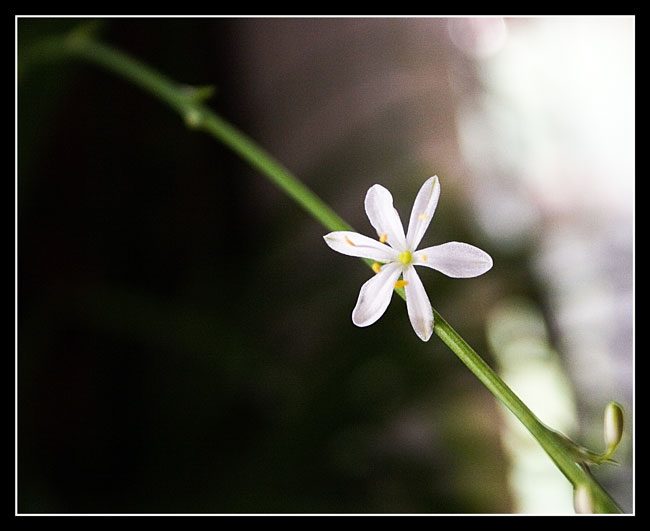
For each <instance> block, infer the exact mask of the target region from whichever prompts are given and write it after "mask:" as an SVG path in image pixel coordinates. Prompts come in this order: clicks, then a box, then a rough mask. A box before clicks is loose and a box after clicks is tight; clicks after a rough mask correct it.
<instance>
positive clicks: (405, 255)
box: [397, 251, 413, 265]
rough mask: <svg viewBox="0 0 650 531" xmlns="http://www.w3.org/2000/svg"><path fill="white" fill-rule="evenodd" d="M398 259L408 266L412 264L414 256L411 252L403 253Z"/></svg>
mask: <svg viewBox="0 0 650 531" xmlns="http://www.w3.org/2000/svg"><path fill="white" fill-rule="evenodd" d="M397 259H398V260H399V261H400V262H402V263H403V264H404V265H406V264H410V263H411V260H412V259H413V255H412V254H411V251H402V252H401V253H399V255H398V256H397Z"/></svg>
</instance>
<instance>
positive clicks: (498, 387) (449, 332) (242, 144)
mask: <svg viewBox="0 0 650 531" xmlns="http://www.w3.org/2000/svg"><path fill="white" fill-rule="evenodd" d="M68 57H76V58H80V59H84V60H86V61H89V62H91V63H94V64H97V65H99V66H102V67H104V68H107V69H108V70H110V71H112V72H114V73H116V74H118V75H120V76H122V77H124V78H126V79H127V80H129V81H130V82H132V83H135V84H136V85H138V86H139V87H141V88H142V89H144V90H145V91H147V92H149V93H150V94H152V95H153V96H154V97H156V98H158V99H160V100H161V101H164V102H166V103H167V104H168V105H170V106H171V107H172V108H173V109H174V110H176V111H177V112H179V113H180V115H181V116H182V117H183V118H184V119H185V121H186V123H187V125H188V126H190V127H193V128H196V129H200V130H203V131H205V132H206V133H208V134H210V135H211V136H213V137H214V138H215V139H217V140H218V141H220V142H221V143H223V144H225V145H226V146H228V147H229V148H230V149H232V150H233V151H234V152H235V153H237V154H238V155H239V156H240V157H242V158H243V159H244V160H246V161H247V162H248V163H249V164H250V165H251V166H253V167H254V168H256V169H258V170H259V171H260V172H261V173H263V174H264V175H265V176H266V177H268V178H269V179H270V180H271V181H272V182H274V183H275V184H276V185H277V186H278V187H279V188H280V189H282V190H283V191H284V192H285V193H286V194H287V195H289V196H290V197H291V198H293V199H294V200H295V201H296V202H297V203H298V204H299V205H301V206H302V207H303V208H304V209H305V210H306V211H307V212H308V213H309V214H311V215H312V216H313V217H314V218H315V219H317V220H318V221H319V222H320V223H321V224H322V225H323V226H324V227H326V228H327V229H329V230H331V231H336V230H352V227H351V226H350V225H349V224H348V223H346V222H345V221H344V220H343V219H342V218H340V217H339V216H338V215H337V214H336V213H335V212H334V211H333V210H332V209H331V208H330V207H329V206H327V204H325V203H324V202H323V201H322V200H321V199H319V198H318V197H317V196H316V195H315V194H314V193H313V192H312V191H311V190H309V189H308V188H307V187H306V186H305V185H304V184H303V183H302V182H300V181H299V180H298V179H297V178H296V177H295V176H293V175H292V174H291V173H290V172H289V171H288V170H287V169H286V168H285V167H284V166H282V165H281V164H279V163H278V162H277V161H276V160H275V159H273V157H271V156H270V155H269V154H268V153H267V152H265V151H264V150H263V149H261V148H260V147H259V146H258V145H257V144H256V143H255V142H253V141H252V140H251V139H250V138H249V137H248V136H246V135H245V134H244V133H242V132H241V131H239V130H238V129H236V128H235V127H234V126H232V125H230V124H229V123H228V122H226V121H225V120H223V119H222V118H221V117H219V116H218V115H216V114H215V113H214V112H212V111H211V110H210V109H209V108H207V107H206V106H205V105H204V104H203V101H202V100H203V98H201V97H198V96H197V92H196V91H193V90H191V89H188V87H186V86H184V85H181V84H178V83H176V82H174V81H172V80H170V79H168V78H166V77H165V76H163V75H161V74H160V73H158V72H156V71H155V70H153V69H151V68H150V67H148V66H147V65H145V64H143V63H141V62H139V61H137V60H135V59H133V58H131V57H129V56H127V55H125V54H123V53H121V52H119V51H117V50H115V49H113V48H111V47H108V46H106V45H104V44H102V43H100V42H97V41H95V40H93V39H92V38H91V37H90V36H89V35H88V34H87V33H84V32H73V33H71V34H69V35H67V36H64V37H54V38H50V39H47V40H43V41H42V42H40V43H38V45H37V46H36V47H35V48H33V49H32V53H31V54H29V53H27V54H23V59H21V64H20V66H21V69H22V67H23V66H24V65H25V64H27V65H29V61H30V60H31V61H32V62H36V61H39V60H40V61H42V60H48V59H49V60H52V59H65V58H68ZM397 292H398V293H399V294H400V295H401V296H402V298H405V296H404V290H403V289H398V290H397ZM434 318H435V326H434V331H435V333H436V334H437V335H438V337H440V339H441V340H442V341H443V342H444V343H445V344H446V345H447V346H448V347H449V348H450V349H451V350H452V352H454V354H456V356H458V358H460V360H461V361H462V362H463V363H464V364H465V365H466V366H467V367H468V368H469V369H470V370H471V371H472V373H474V375H475V376H476V377H477V378H478V379H479V380H480V381H481V382H482V383H483V384H484V385H485V386H486V387H487V388H488V390H489V391H490V392H491V393H492V394H493V395H494V396H495V397H496V398H497V399H498V400H499V401H500V402H501V403H502V404H504V405H505V406H506V407H507V408H508V409H509V410H510V411H511V412H512V413H513V414H514V415H515V416H516V417H517V418H518V419H519V420H520V421H521V423H522V424H523V425H524V426H525V427H526V428H527V429H528V431H529V432H530V433H531V434H532V436H533V437H534V438H535V439H536V440H537V441H538V442H539V444H540V445H541V446H542V448H543V449H544V450H545V451H546V453H547V454H548V455H549V456H550V458H551V459H552V460H553V462H554V463H555V464H556V466H557V467H558V468H559V469H560V471H561V472H562V473H563V474H564V475H565V476H566V478H567V479H568V480H569V481H570V482H571V483H572V484H573V485H574V487H576V486H579V485H580V486H587V487H588V489H589V491H590V492H591V495H592V498H593V502H594V509H595V511H596V512H604V513H618V512H622V511H621V509H620V508H619V507H618V506H617V504H616V503H615V502H614V500H612V498H611V497H610V496H609V494H608V493H607V492H606V491H605V490H604V489H603V488H602V487H601V486H600V485H599V484H598V483H597V482H596V481H595V480H594V478H593V477H592V476H591V474H590V473H589V471H588V469H587V468H586V467H584V466H581V464H580V463H579V462H578V461H577V460H576V459H575V458H574V457H573V455H572V454H571V452H570V450H569V449H568V448H567V445H566V443H565V442H563V441H566V439H564V438H563V437H562V436H561V435H559V434H558V433H556V432H555V431H553V430H551V429H549V428H548V427H547V426H545V425H544V424H543V423H542V422H541V421H540V420H539V419H538V418H537V417H536V416H535V415H534V414H533V412H532V411H531V410H530V409H529V408H528V407H527V406H526V405H525V404H524V403H523V402H522V401H521V400H520V399H519V397H517V395H516V394H515V393H514V392H513V391H512V390H511V389H510V388H509V387H508V386H507V385H506V384H505V383H504V382H503V380H501V378H500V377H499V376H498V375H497V374H496V373H495V372H494V371H493V370H492V369H491V368H490V367H489V366H488V365H487V363H485V361H484V360H483V359H482V358H481V357H480V356H479V355H478V354H477V353H476V352H475V351H474V350H473V349H472V348H471V347H470V346H469V345H468V344H467V342H466V341H465V340H464V339H463V338H462V337H461V336H460V335H459V334H458V333H457V332H456V331H455V330H454V329H453V328H452V327H451V326H449V324H448V323H447V322H446V321H445V320H444V319H443V318H442V316H441V315H440V314H438V313H437V312H436V311H435V310H434Z"/></svg>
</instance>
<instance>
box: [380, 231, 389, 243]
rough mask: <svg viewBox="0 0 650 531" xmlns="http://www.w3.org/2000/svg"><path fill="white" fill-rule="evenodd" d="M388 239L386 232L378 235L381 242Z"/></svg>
mask: <svg viewBox="0 0 650 531" xmlns="http://www.w3.org/2000/svg"><path fill="white" fill-rule="evenodd" d="M387 239H388V234H386V233H384V234H382V235H381V236H380V237H379V241H380V242H381V243H386V240H387Z"/></svg>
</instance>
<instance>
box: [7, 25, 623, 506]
mask: <svg viewBox="0 0 650 531" xmlns="http://www.w3.org/2000/svg"><path fill="white" fill-rule="evenodd" d="M83 22H84V21H83V20H81V19H35V18H19V19H17V44H18V57H19V59H18V69H19V74H20V75H19V77H18V83H17V101H18V113H17V138H18V172H17V184H18V195H17V205H18V213H17V223H18V350H17V363H18V372H17V382H18V391H17V411H18V453H17V455H18V467H17V471H18V472H17V485H18V492H17V510H18V511H19V512H23V513H43V512H44V513H89V512H99V513H132V512H135V513H169V512H171V513H206V512H207V513H382V514H383V513H445V514H456V513H473V514H476V513H540V514H542V513H554V514H564V513H572V512H573V503H572V492H571V487H570V485H569V483H568V482H567V481H566V480H565V479H564V477H563V476H562V475H561V473H560V472H559V471H558V470H557V469H556V468H555V467H554V465H553V464H552V463H551V461H550V459H549V458H548V457H547V456H546V455H545V454H544V453H543V451H542V450H541V449H540V448H539V447H538V446H537V445H536V443H535V442H533V441H532V439H531V438H530V436H529V435H528V434H527V432H525V431H523V430H522V429H521V427H520V426H519V425H518V423H517V421H515V420H514V419H513V417H512V415H511V414H510V413H509V412H507V411H505V410H504V409H502V408H501V406H500V405H499V404H498V403H497V402H496V400H494V399H493V397H492V395H491V394H490V393H489V392H488V391H487V390H486V389H485V388H484V387H483V385H482V384H480V382H479V381H478V380H477V379H476V378H475V377H474V376H473V375H472V373H470V372H469V370H467V369H466V368H465V367H464V366H463V365H462V363H461V362H460V361H459V360H458V359H457V358H456V357H455V356H454V354H453V353H452V352H451V351H450V350H449V349H448V348H447V347H446V346H445V345H444V344H443V343H442V342H441V341H440V340H438V338H437V337H435V336H434V337H433V338H432V339H431V341H430V342H429V343H423V342H421V341H420V340H419V339H418V338H417V337H416V335H415V334H414V333H413V331H412V329H411V327H410V324H409V322H408V318H407V315H406V311H405V308H404V303H403V301H401V300H400V299H399V298H397V297H394V300H393V302H392V304H391V306H390V307H389V309H388V311H387V312H386V314H385V315H384V316H383V317H382V319H381V320H380V321H379V322H378V323H376V324H375V325H373V326H371V327H368V328H363V329H360V328H356V327H355V326H354V325H353V324H352V321H351V312H352V308H353V307H354V304H355V302H356V299H357V296H358V291H359V288H360V287H361V285H362V283H363V282H364V281H365V280H366V279H367V278H369V276H370V275H371V274H372V273H371V272H370V270H369V269H368V268H367V267H365V266H364V265H363V264H362V263H361V262H357V261H355V260H353V259H350V258H348V257H343V256H341V255H339V254H337V253H334V252H332V251H331V250H330V249H329V248H328V247H327V246H326V245H325V244H324V242H323V240H322V236H323V234H324V233H325V232H327V231H326V230H325V229H324V228H323V227H322V226H320V225H319V224H318V223H317V222H316V221H314V220H313V219H312V218H311V217H310V216H308V215H307V214H305V213H304V212H303V211H302V210H301V209H300V208H299V207H298V206H297V205H296V204H294V203H293V202H292V201H291V200H290V199H289V198H287V197H286V196H285V195H283V194H282V193H281V192H280V191H279V190H277V189H276V188H275V187H274V186H273V185H272V184H271V183H270V182H268V181H267V180H266V179H265V178H264V177H263V176H262V175H260V174H259V173H258V172H256V171H253V170H252V169H250V168H249V167H248V166H247V165H246V164H245V163H244V162H242V161H241V160H240V159H238V158H237V157H236V156H235V155H233V154H232V153H231V152H229V151H228V150H227V149H225V148H224V147H222V146H221V145H220V144H218V143H216V142H215V141H214V140H212V139H211V138H210V137H208V136H206V135H204V134H202V133H199V132H196V131H191V130H188V129H187V128H186V127H185V125H184V123H183V121H182V119H181V118H180V117H179V116H178V115H177V114H175V113H174V112H172V111H170V110H169V109H168V108H167V107H166V106H164V105H163V104H162V103H160V102H159V101H156V100H155V99H153V98H152V97H151V96H149V95H148V94H145V93H143V92H141V91H140V89H138V88H136V87H134V86H132V85H130V84H128V83H126V82H125V81H123V80H122V79H119V78H116V77H115V76H114V75H112V74H110V73H108V72H106V71H102V70H101V69H98V68H96V67H95V66H93V65H87V64H81V63H73V62H61V63H44V64H41V65H39V66H38V67H34V68H27V66H29V65H25V68H23V65H21V62H20V54H21V52H22V50H24V49H27V48H28V47H29V46H30V45H32V44H33V43H34V42H35V41H36V40H37V39H39V38H41V37H44V36H47V35H50V34H58V33H64V32H66V31H68V30H69V29H71V28H73V27H75V26H77V25H79V24H80V23H83ZM100 35H101V38H102V40H103V41H104V42H106V43H109V44H111V45H114V46H116V47H118V48H120V49H121V50H123V51H125V52H126V53H128V54H130V55H132V56H134V57H136V58H139V59H140V60H142V61H144V62H145V63H148V64H149V65H151V66H152V67H154V68H156V69H157V70H159V71H161V72H162V73H164V74H166V75H167V76H169V77H170V78H172V79H174V80H177V81H180V82H184V83H187V84H197V85H206V84H213V85H215V86H216V87H217V92H216V95H215V97H214V98H213V99H212V100H211V102H210V104H211V106H212V107H213V108H214V109H215V110H216V111H217V112H219V113H220V114H221V115H222V116H224V117H225V118H226V119H227V120H229V121H230V122H232V123H233V124H235V125H236V126H238V127H240V128H241V129H242V130H243V131H245V132H246V133H248V134H249V135H250V136H251V137H252V138H254V139H255V140H256V141H258V142H259V143H260V144H261V145H262V146H264V147H265V148H266V149H267V150H268V151H269V152H270V153H271V154H272V155H273V156H275V157H276V158H277V159H278V160H279V161H281V162H282V163H283V164H285V165H286V166H287V167H288V168H289V169H290V170H291V171H292V172H293V173H295V174H296V175H297V176H298V177H299V178H300V179H301V180H302V181H303V182H304V183H305V184H307V185H308V186H309V187H310V188H311V189H312V190H314V191H315V192H316V193H317V195H319V196H320V197H321V198H322V199H324V200H325V201H326V202H327V203H329V204H330V205H331V206H332V207H333V208H334V209H335V210H336V211H337V212H338V213H339V214H340V215H341V216H342V217H343V218H344V219H346V220H347V221H348V222H349V223H351V224H352V225H353V226H354V227H356V228H357V230H359V231H360V232H362V233H366V234H372V232H371V227H370V224H369V222H368V220H367V219H366V215H365V212H364V210H363V199H364V196H365V192H366V190H367V189H368V188H369V187H370V186H371V185H373V184H375V183H381V184H382V185H384V186H386V187H387V188H389V189H390V190H391V191H392V193H393V196H394V198H395V203H396V207H397V209H398V210H399V211H400V212H401V214H402V218H403V220H404V221H406V220H407V216H408V213H409V212H410V208H411V204H412V201H413V199H414V197H415V194H416V193H417V191H418V189H419V187H420V185H421V184H422V183H423V182H424V181H425V180H426V179H427V178H428V177H430V176H431V175H433V174H437V175H438V176H439V177H440V181H441V187H442V194H441V200H440V203H439V207H438V210H437V213H436V217H435V219H434V221H433V223H432V225H431V227H430V229H429V231H428V233H427V235H426V236H425V239H424V241H423V245H435V244H438V243H443V242H446V241H451V240H457V241H464V242H468V243H471V244H473V245H476V246H478V247H480V248H482V249H485V250H486V251H488V252H489V253H490V254H491V255H492V257H493V258H494V263H495V265H494V268H493V269H492V270H491V271H490V272H489V273H488V274H486V275H483V276H481V277H478V278H475V279H467V280H455V279H449V278H447V277H444V276H443V275H441V274H438V273H436V272H434V271H430V270H426V271H423V272H422V275H421V278H422V280H423V282H424V284H425V287H426V288H427V291H428V293H429V296H430V298H431V301H432V304H433V306H434V307H435V308H436V309H437V310H438V311H439V312H440V313H441V314H442V315H443V316H445V318H446V319H447V320H448V321H449V322H450V323H451V325H452V326H453V327H454V328H455V329H456V330H458V331H459V332H460V334H461V335H462V336H463V337H464V338H465V339H466V340H467V341H468V342H469V343H470V344H471V345H472V346H473V347H474V348H475V349H476V350H477V351H478V352H479V353H480V354H481V355H482V356H483V357H484V358H485V359H486V360H487V361H488V363H489V364H490V365H491V366H492V367H493V368H495V369H496V370H497V371H498V372H499V374H500V375H501V376H502V377H503V378H504V379H505V381H506V382H507V383H508V384H509V385H510V386H511V387H512V388H513V389H514V390H515V391H516V392H517V393H518V394H519V395H520V396H521V398H522V399H523V400H524V401H525V402H526V403H527V404H528V405H529V406H530V407H531V408H532V409H533V411H534V412H535V413H536V414H537V415H538V416H539V417H540V418H541V419H542V420H543V421H544V422H546V423H547V424H549V425H550V426H552V427H554V428H556V429H558V430H560V431H562V432H564V433H566V434H567V435H569V436H571V437H573V438H574V439H575V440H577V441H578V442H580V443H581V444H584V445H585V446H588V447H590V448H592V449H594V450H597V451H601V450H602V449H604V443H603V436H602V415H603V410H604V408H605V405H606V404H607V402H608V401H610V400H616V401H618V402H619V403H621V404H622V405H623V407H624V408H625V411H626V421H627V424H626V434H625V436H624V439H623V442H622V444H621V447H620V448H619V451H618V452H617V455H616V456H615V457H616V459H617V460H618V461H619V463H620V465H619V466H618V467H612V466H603V467H599V468H594V470H593V472H594V475H595V476H596V478H597V479H598V481H599V482H601V483H602V484H603V485H604V486H605V488H607V489H608V490H609V491H610V493H611V494H612V495H613V497H614V498H615V499H616V500H617V501H618V503H619V504H620V505H621V506H622V507H623V509H624V510H625V511H627V512H630V511H632V510H633V447H632V440H633V433H634V432H633V429H634V425H633V415H634V409H633V367H634V365H633V363H634V360H633V310H634V307H633V230H634V228H633V227H634V225H633V222H634V171H635V167H634V160H635V159H634V157H635V152H634V142H635V137H634V134H635V133H634V109H635V93H634V77H635V66H634V65H635V48H634V18H631V17H592V18H583V17H570V18H563V17H557V18H533V19H528V18H515V19H502V18H498V17H492V18H481V19H470V18H451V19H445V18H388V19H384V18H359V19H356V18H345V19H335V18H315V19H311V18H289V19H281V18H270V19H269V18H252V19H226V18H218V19H164V18H163V19H145V18H138V19H126V18H114V19H105V20H103V22H102V23H101V32H100Z"/></svg>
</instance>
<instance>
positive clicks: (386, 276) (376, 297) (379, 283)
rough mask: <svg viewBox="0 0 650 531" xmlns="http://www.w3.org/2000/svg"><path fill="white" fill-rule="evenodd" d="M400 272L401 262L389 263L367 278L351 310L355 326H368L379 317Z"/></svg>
mask: <svg viewBox="0 0 650 531" xmlns="http://www.w3.org/2000/svg"><path fill="white" fill-rule="evenodd" d="M401 272H402V264H400V263H390V264H386V265H385V266H383V267H382V268H381V271H380V272H379V273H377V274H376V275H375V276H374V277H372V278H371V279H370V280H368V281H367V282H366V283H365V284H364V285H363V286H361V291H360V292H359V298H358V300H357V305H356V306H355V307H354V310H353V311H352V322H353V323H354V324H355V325H357V326H369V325H371V324H373V323H374V322H375V321H377V319H379V318H380V317H381V316H382V315H384V312H385V311H386V308H388V304H389V303H390V299H391V297H392V295H393V289H394V288H395V281H396V280H397V279H398V278H399V276H400V273H401Z"/></svg>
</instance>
